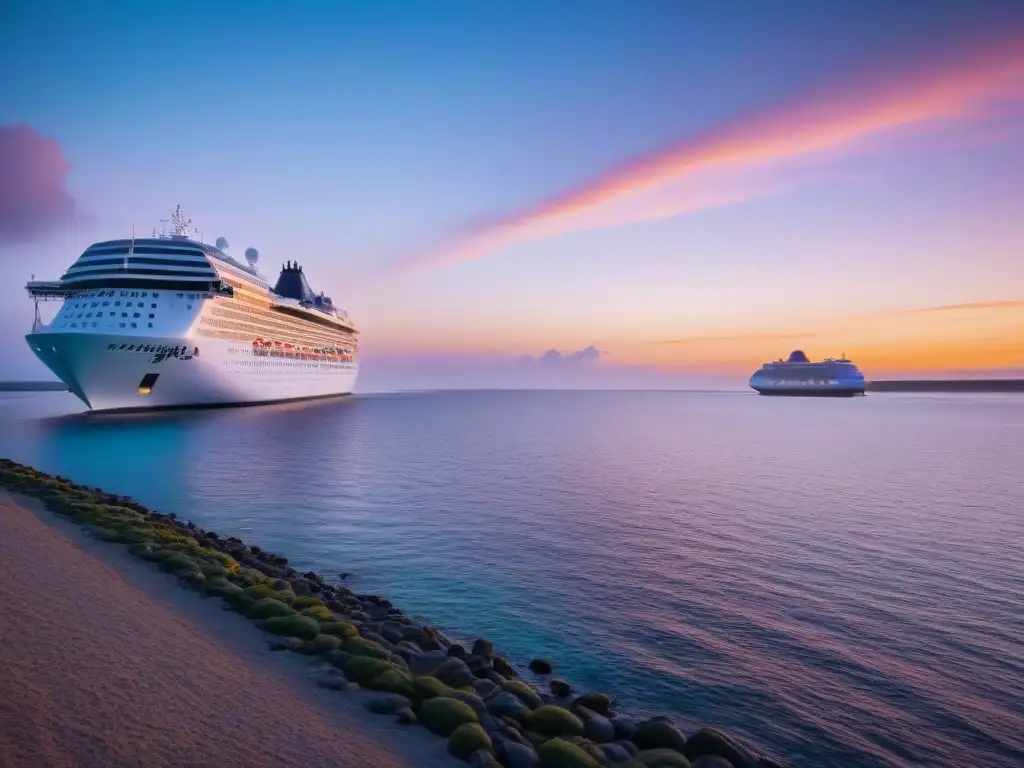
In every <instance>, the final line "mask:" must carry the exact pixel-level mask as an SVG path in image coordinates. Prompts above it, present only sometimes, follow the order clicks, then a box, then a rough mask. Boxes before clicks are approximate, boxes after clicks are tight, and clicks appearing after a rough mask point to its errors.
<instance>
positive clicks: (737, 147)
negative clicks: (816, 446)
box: [0, 0, 1024, 389]
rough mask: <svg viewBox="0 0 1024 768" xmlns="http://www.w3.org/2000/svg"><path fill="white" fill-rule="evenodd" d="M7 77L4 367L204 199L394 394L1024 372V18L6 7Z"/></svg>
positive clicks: (921, 8) (0, 30) (21, 361)
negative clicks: (111, 247)
mask: <svg viewBox="0 0 1024 768" xmlns="http://www.w3.org/2000/svg"><path fill="white" fill-rule="evenodd" d="M0 70H2V71H3V72H4V73H5V78H4V79H5V84H4V88H3V90H2V93H0V274H2V275H3V278H4V279H3V280H2V281H0V345H3V348H4V350H5V354H4V359H5V360H6V361H7V363H6V364H5V368H6V367H7V366H8V365H9V366H10V373H9V374H8V372H7V370H5V371H4V373H3V375H2V376H0V378H50V376H48V375H47V371H46V370H45V368H44V367H43V366H42V365H41V364H40V363H38V361H36V360H35V358H34V357H33V355H32V354H31V352H30V350H29V348H28V345H27V344H25V342H24V339H23V335H24V333H25V332H27V331H28V330H29V328H30V325H31V321H32V304H31V301H30V300H29V299H28V297H27V296H26V294H25V293H24V289H23V286H24V283H25V282H26V281H27V280H28V279H29V278H30V276H31V275H32V274H35V275H36V276H37V277H39V278H56V277H58V276H59V275H60V274H61V273H62V270H63V269H64V268H65V267H66V266H68V265H69V264H70V263H71V262H72V261H74V259H75V258H77V256H78V255H79V254H80V253H81V251H82V250H84V249H85V248H86V247H87V246H88V245H89V244H91V243H92V242H95V241H98V240H106V239H113V238H120V237H126V236H129V235H130V234H131V231H132V227H133V226H134V227H136V229H137V231H140V232H142V231H148V230H150V229H151V228H152V227H153V226H155V225H156V224H157V222H158V221H159V220H160V219H162V218H167V217H168V216H169V215H170V212H171V210H173V208H174V206H175V205H178V204H180V205H181V206H182V207H183V209H184V210H185V211H186V213H187V214H188V215H189V216H191V217H192V219H193V221H194V222H195V223H196V224H197V225H198V227H199V228H200V230H201V231H202V233H203V237H204V239H206V240H207V241H209V242H212V241H213V240H215V239H216V238H217V237H218V236H223V237H226V238H227V239H228V241H229V242H230V243H231V244H232V248H231V249H230V251H229V252H232V253H235V254H236V255H241V253H242V252H243V251H244V249H245V248H246V247H255V248H257V249H258V250H259V252H260V262H261V264H262V268H263V271H264V273H265V274H266V275H267V276H268V277H269V278H270V279H271V280H272V281H273V280H274V279H275V278H276V274H277V270H278V269H279V265H280V263H282V262H284V261H286V260H289V259H297V260H299V261H300V262H301V263H302V264H303V266H304V268H305V271H306V273H307V275H308V277H309V279H310V281H311V283H312V284H313V287H314V288H315V289H318V290H319V289H323V290H324V291H325V292H326V293H327V294H328V295H331V296H332V297H333V298H334V300H335V303H336V304H339V305H341V306H343V307H345V308H346V309H348V311H349V312H350V313H351V315H352V316H353V317H354V319H355V320H356V322H357V323H358V324H359V327H360V329H361V374H360V376H361V381H362V382H363V387H364V388H365V387H370V388H383V389H400V388H414V389H415V388H432V387H450V386H455V387H460V386H461V387H475V386H583V387H591V386H592V387H612V388H617V387H647V386H650V387H659V388H661V387H676V386H703V385H710V384H714V385H716V386H717V385H720V384H722V383H731V384H738V385H739V386H743V385H744V383H745V381H746V379H747V378H748V377H749V375H750V374H751V373H752V372H753V370H754V369H756V368H757V367H758V366H759V365H760V364H761V363H762V362H764V361H767V360H774V359H777V358H779V357H783V356H785V355H787V354H788V353H789V351H790V350H792V349H797V348H800V349H804V350H805V351H806V352H807V353H808V355H809V356H810V357H812V358H814V359H817V358H822V357H825V356H830V355H838V354H840V353H843V352H845V353H846V354H847V355H848V356H849V357H851V358H852V359H853V360H854V361H855V362H857V363H858V365H859V366H860V367H861V368H862V370H864V372H865V375H866V376H867V377H868V378H869V379H884V378H902V377H925V376H949V377H980V376H1009V375H1020V374H1021V373H1024V3H1021V2H1014V1H1006V2H984V1H980V0H979V1H977V2H972V1H970V0H964V1H963V2H946V1H945V0H930V2H927V3H916V2H909V1H908V2H890V1H885V2H872V1H871V0H861V1H859V2H839V1H838V0H837V2H832V3H820V2H790V1H787V0H782V1H780V2H773V3H761V2H754V1H753V0H741V2H736V3H714V2H711V1H710V0H707V1H704V0H692V1H691V2H682V1H681V0H641V1H640V2H632V3H625V2H613V1H612V0H596V1H595V0H587V1H577V0H559V1H558V2H533V1H532V0H527V1H524V2H516V3H479V2H471V0H462V1H460V2H456V1H455V0H438V1H437V2H432V3H414V2H400V1H398V0H395V1H394V2H389V3H379V2H355V1H352V2H344V3H337V2H312V1H305V2H303V1H301V0H297V1H296V2H292V3H287V4H286V3H279V2H263V0H250V1H249V2H247V3H245V4H229V3H192V2H188V1H186V2H178V3H174V4H171V3H166V2H157V1H156V0H154V1H153V2H149V3H138V2H134V1H133V2H102V1H100V0H95V1H92V2H87V3H81V2H58V1H57V0H27V1H25V0H7V2H5V3H3V4H2V6H0ZM12 75H13V76H12Z"/></svg>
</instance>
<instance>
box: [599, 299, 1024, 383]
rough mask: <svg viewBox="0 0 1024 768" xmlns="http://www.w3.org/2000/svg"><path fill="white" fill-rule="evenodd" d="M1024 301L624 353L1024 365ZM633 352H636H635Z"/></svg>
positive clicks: (688, 359) (932, 365)
mask: <svg viewBox="0 0 1024 768" xmlns="http://www.w3.org/2000/svg"><path fill="white" fill-rule="evenodd" d="M1022 328H1024V300H1022V299H1007V300H1002V301H976V302H967V303H963V304H944V305H938V306H931V307H913V308H909V309H900V310H892V311H886V312H877V313H874V314H868V315H858V316H851V317H848V318H846V319H845V320H838V321H837V322H836V323H835V324H834V325H833V326H832V327H829V328H822V329H819V330H815V331H811V332H807V333H802V332H756V333H738V334H732V335H729V334H723V335H719V336H690V337H682V338H677V339H671V340H667V341H656V342H652V343H650V344H648V345H640V347H639V348H636V349H633V350H628V351H626V350H623V351H624V352H625V353H626V354H625V355H622V354H618V353H617V357H618V358H622V357H623V356H625V357H627V358H631V362H638V363H645V364H651V363H656V364H660V365H663V366H666V367H669V368H671V367H683V368H692V367H698V368H707V369H718V370H732V371H735V372H742V371H743V370H746V369H747V368H750V366H752V365H756V364H757V363H759V362H763V359H768V358H769V357H773V356H777V355H778V354H781V353H782V352H784V351H786V350H779V349H774V347H775V346H776V345H775V342H780V343H781V342H792V343H793V345H794V346H802V347H803V348H804V349H806V350H807V351H808V352H813V350H811V349H809V347H814V348H817V349H818V350H819V351H821V352H827V353H833V354H834V353H835V352H838V351H840V350H842V351H845V352H847V353H848V354H849V355H850V356H851V357H852V358H853V359H855V360H856V361H857V363H858V364H859V365H861V367H862V368H864V369H865V370H870V371H872V372H874V373H882V372H884V373H892V372H912V371H916V372H922V371H943V370H946V371H969V370H988V371H997V370H1018V371H1019V370H1024V334H1022V333H1021V329H1022ZM630 353H632V354H630Z"/></svg>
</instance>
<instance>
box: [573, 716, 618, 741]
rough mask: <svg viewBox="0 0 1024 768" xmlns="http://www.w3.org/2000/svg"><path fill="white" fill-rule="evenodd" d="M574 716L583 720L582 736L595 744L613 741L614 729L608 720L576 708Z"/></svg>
mask: <svg viewBox="0 0 1024 768" xmlns="http://www.w3.org/2000/svg"><path fill="white" fill-rule="evenodd" d="M576 714H577V715H579V716H580V718H582V720H583V735H584V736H586V737H587V738H588V739H590V740H591V741H593V742H594V743H595V744H607V743H608V742H610V741H615V727H614V726H613V725H612V724H611V722H609V720H608V718H606V717H604V716H602V715H599V714H597V712H594V711H593V710H591V709H587V708H586V707H577V708H576Z"/></svg>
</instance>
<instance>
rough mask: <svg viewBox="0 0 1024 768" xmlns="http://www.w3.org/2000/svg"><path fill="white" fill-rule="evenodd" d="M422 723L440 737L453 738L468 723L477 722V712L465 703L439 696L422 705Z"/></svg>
mask: <svg viewBox="0 0 1024 768" xmlns="http://www.w3.org/2000/svg"><path fill="white" fill-rule="evenodd" d="M419 718H420V722H421V723H423V724H424V725H425V726H426V727H427V728H428V729H429V730H430V731H432V732H433V733H436V734H438V735H439V736H451V735H452V733H454V732H455V729H456V728H458V727H459V726H460V725H464V724H466V723H475V722H477V716H476V712H474V711H473V708H472V707H471V706H469V704H466V703H465V702H464V701H459V700H458V699H448V698H445V697H443V696H439V697H437V698H434V699H427V700H426V701H424V702H423V704H421V705H420V711H419Z"/></svg>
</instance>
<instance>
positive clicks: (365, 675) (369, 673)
mask: <svg viewBox="0 0 1024 768" xmlns="http://www.w3.org/2000/svg"><path fill="white" fill-rule="evenodd" d="M392 669H394V666H392V665H391V664H390V663H388V662H386V661H384V659H374V658H372V657H370V656H351V657H349V659H348V661H346V662H345V664H344V666H342V670H343V671H344V672H345V677H347V678H348V679H349V680H354V681H355V682H357V683H360V684H363V683H368V682H369V681H370V680H373V678H375V677H379V676H380V675H383V674H384V673H385V672H387V671H389V670H392Z"/></svg>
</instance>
